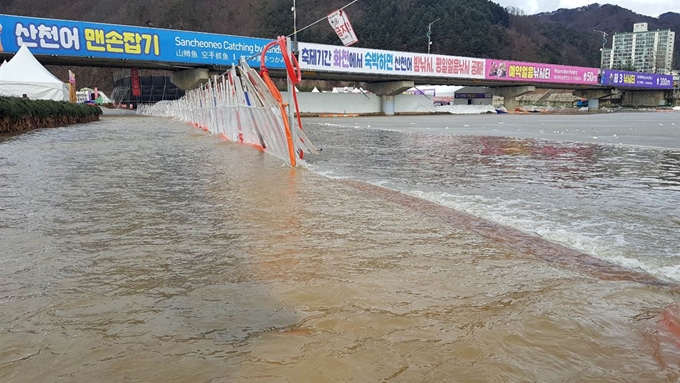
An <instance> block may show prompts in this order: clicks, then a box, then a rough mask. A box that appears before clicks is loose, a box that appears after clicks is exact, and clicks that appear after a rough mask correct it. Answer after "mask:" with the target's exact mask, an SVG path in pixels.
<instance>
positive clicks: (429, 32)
mask: <svg viewBox="0 0 680 383" xmlns="http://www.w3.org/2000/svg"><path fill="white" fill-rule="evenodd" d="M439 20H441V18H439V19H437V20H435V21H433V22H431V23H430V24H429V25H428V26H427V54H430V45H432V41H431V39H430V36H431V35H432V24H434V23H436V22H437V21H439Z"/></svg>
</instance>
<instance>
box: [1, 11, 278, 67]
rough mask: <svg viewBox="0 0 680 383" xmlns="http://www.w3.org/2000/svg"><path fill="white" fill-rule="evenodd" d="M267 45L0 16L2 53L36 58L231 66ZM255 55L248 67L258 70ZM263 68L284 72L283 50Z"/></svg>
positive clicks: (200, 35)
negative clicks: (21, 52)
mask: <svg viewBox="0 0 680 383" xmlns="http://www.w3.org/2000/svg"><path fill="white" fill-rule="evenodd" d="M270 41H271V40H267V39H259V38H254V37H243V36H232V35H218V34H212V33H200V32H187V31H177V30H172V29H159V28H144V27H132V26H125V25H114V24H101V23H88V22H80V21H68V20H53V19H41V18H34V17H20V16H10V15H2V14H0V43H1V45H0V52H3V51H4V52H11V53H15V52H17V51H18V50H19V47H20V46H22V45H26V46H28V48H29V49H30V50H31V52H32V53H33V54H34V55H63V56H78V57H92V58H107V59H121V60H138V61H161V62H168V63H188V64H207V65H222V66H231V65H232V64H238V60H239V59H240V58H241V57H245V58H249V57H252V56H254V55H258V53H260V52H262V49H264V46H265V45H266V44H267V43H269V42H270ZM259 59H260V58H259V55H258V56H257V58H256V59H253V61H251V62H250V64H251V65H252V66H259V62H260V61H259ZM266 65H267V66H268V67H271V68H283V67H284V64H283V57H282V56H281V50H280V49H279V48H278V47H276V48H275V49H272V50H270V51H269V53H267V56H266Z"/></svg>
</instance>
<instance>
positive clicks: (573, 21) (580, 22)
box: [526, 3, 680, 68]
mask: <svg viewBox="0 0 680 383" xmlns="http://www.w3.org/2000/svg"><path fill="white" fill-rule="evenodd" d="M526 17H527V18H528V19H529V20H531V22H532V23H534V24H536V25H537V27H538V28H539V29H540V31H541V34H543V35H544V36H546V37H549V38H550V39H551V41H552V42H553V43H562V44H566V45H567V46H568V45H572V46H574V47H575V48H576V51H577V52H578V54H580V55H582V56H583V57H584V58H586V59H587V60H588V62H589V64H590V65H591V66H599V63H600V61H599V48H601V41H602V34H601V33H600V32H596V31H595V30H597V31H603V32H606V33H607V34H608V36H607V45H606V47H611V42H612V37H611V36H612V35H613V34H614V33H623V32H632V31H633V24H635V23H648V25H649V30H657V29H670V30H672V31H674V32H675V33H676V40H675V49H674V55H673V57H674V65H673V67H674V68H680V41H679V40H680V14H678V13H673V12H667V13H664V14H662V15H660V16H659V17H658V18H655V17H650V16H645V15H640V14H637V13H635V12H633V11H631V10H629V9H626V8H622V7H620V6H618V5H610V4H603V5H600V4H597V3H596V4H591V5H588V6H585V7H580V8H575V9H559V10H557V11H553V12H546V13H539V14H537V15H532V16H526ZM574 33H578V36H580V37H578V39H583V40H586V39H588V40H590V41H591V42H592V41H598V42H600V44H599V47H598V50H597V55H594V54H593V48H594V46H595V45H598V44H595V45H594V44H591V43H588V44H584V43H581V44H578V43H577V39H575V36H574ZM596 57H597V60H595V58H596Z"/></svg>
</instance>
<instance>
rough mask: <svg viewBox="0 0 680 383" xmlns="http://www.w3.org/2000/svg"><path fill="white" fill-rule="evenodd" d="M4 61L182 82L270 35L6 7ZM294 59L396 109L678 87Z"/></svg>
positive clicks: (454, 59) (560, 68)
mask: <svg viewBox="0 0 680 383" xmlns="http://www.w3.org/2000/svg"><path fill="white" fill-rule="evenodd" d="M0 27H1V29H0V43H1V44H0V59H3V58H4V59H8V58H10V57H11V55H12V54H14V53H16V52H17V51H18V49H19V47H21V46H22V45H26V46H28V47H29V48H30V50H31V52H32V53H33V54H34V55H35V57H36V58H37V59H38V60H39V61H40V62H41V63H43V64H53V65H72V66H99V67H115V68H140V69H163V70H168V71H172V72H173V74H172V76H171V80H172V82H173V83H175V84H176V85H177V86H179V87H180V88H183V89H185V90H187V89H193V88H195V87H198V86H199V85H200V84H202V83H204V82H206V81H207V80H208V79H209V78H210V76H211V75H212V74H217V73H223V72H224V71H226V70H227V69H228V68H230V67H231V66H232V65H234V64H237V63H238V61H239V59H241V58H246V59H249V63H250V64H251V66H253V67H259V65H260V62H259V59H260V54H261V52H262V50H263V49H264V47H265V45H267V44H268V43H269V42H270V41H271V40H268V39H262V38H255V37H245V36H233V35H220V34H212V33H202V32H192V31H179V30H171V29H160V28H148V27H137V26H126V25H117V24H103V23H90V22H79V21H70V20H56V19H43V18H34V17H23V16H13V15H3V14H0ZM297 53H298V54H297V57H298V60H299V62H300V68H301V70H302V71H303V78H305V79H318V80H335V81H359V82H366V83H368V86H367V88H368V89H369V90H370V91H372V92H374V93H375V94H377V95H380V96H381V97H382V98H383V110H384V111H385V112H386V113H388V114H389V111H390V108H392V109H393V105H394V96H395V95H397V94H400V93H402V92H403V91H404V90H406V89H409V88H411V87H413V86H416V85H419V84H432V85H464V86H485V87H490V88H492V90H493V93H494V94H496V95H500V96H503V97H505V100H506V107H507V108H508V109H513V108H514V105H515V104H514V100H515V97H516V96H519V95H522V94H525V93H527V92H531V91H533V90H535V89H536V88H551V89H570V90H574V91H575V94H576V95H577V96H580V97H583V98H587V99H589V100H591V101H592V103H591V105H593V104H597V101H596V100H599V99H601V98H603V97H607V96H609V95H611V94H612V93H613V92H614V91H615V90H617V89H623V90H624V92H626V94H628V95H629V96H628V97H629V99H630V102H631V103H632V104H640V105H643V104H649V103H651V104H655V103H656V105H658V104H659V102H661V101H662V100H663V97H664V93H663V91H664V90H667V89H672V88H673V78H672V76H669V75H658V74H642V73H634V72H621V71H609V70H607V71H601V70H600V69H598V68H587V67H575V66H564V65H553V64H545V63H530V62H518V61H510V60H498V59H484V58H473V57H462V56H449V55H438V54H426V53H417V52H399V51H387V50H379V49H366V48H355V47H342V46H333V45H323V44H313V43H306V42H300V43H299V44H298V47H297ZM265 65H266V66H267V68H268V69H269V70H270V74H271V75H272V77H285V68H284V63H283V56H282V54H281V51H280V50H279V49H278V48H276V49H273V50H270V51H269V52H268V53H267V54H266V55H265Z"/></svg>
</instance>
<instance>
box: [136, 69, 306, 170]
mask: <svg viewBox="0 0 680 383" xmlns="http://www.w3.org/2000/svg"><path fill="white" fill-rule="evenodd" d="M271 86H273V85H270V86H267V84H266V83H265V81H264V80H263V79H262V78H261V77H260V75H259V74H258V73H257V72H256V71H255V70H254V69H252V68H250V67H249V66H248V65H247V64H246V63H241V64H240V65H239V66H238V67H232V68H231V70H229V71H228V72H226V73H225V74H223V75H222V76H215V77H213V78H212V80H211V81H209V82H208V83H206V84H204V85H202V86H201V87H200V88H198V89H195V90H191V91H188V92H187V93H186V94H185V96H184V97H183V98H182V99H180V100H175V101H164V102H159V103H156V104H154V105H139V106H138V109H137V113H138V114H142V115H148V116H159V117H173V118H177V119H180V120H182V121H185V122H188V123H191V124H192V125H194V126H196V127H198V128H202V129H203V130H205V131H209V132H210V133H212V134H216V135H220V136H221V137H223V138H225V139H227V140H229V141H234V142H238V143H242V144H245V145H249V146H252V147H255V148H257V149H259V150H262V151H264V152H265V153H268V154H271V155H274V156H276V157H278V158H280V159H282V160H284V161H286V162H287V163H288V164H289V165H293V166H294V165H296V163H297V161H299V160H300V159H302V158H303V157H304V152H305V151H307V152H313V153H316V152H317V150H316V148H314V146H313V145H312V143H311V142H310V141H309V139H308V138H307V137H306V135H305V133H304V132H303V131H302V129H301V128H300V126H298V123H297V121H294V120H293V121H292V123H290V121H291V119H289V116H288V114H287V112H286V111H285V108H284V107H283V105H282V102H281V100H280V95H278V99H277V96H276V95H274V94H273V93H272V91H271ZM277 93H278V91H277Z"/></svg>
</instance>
